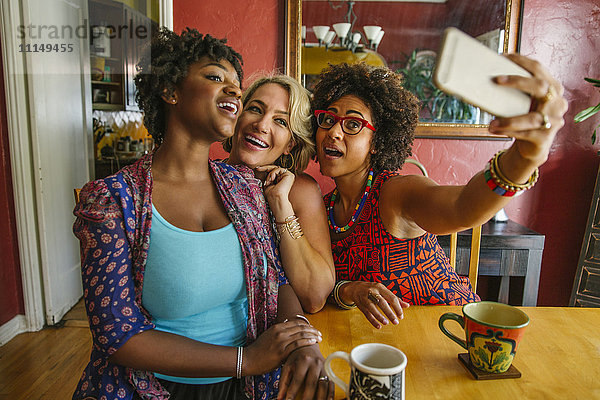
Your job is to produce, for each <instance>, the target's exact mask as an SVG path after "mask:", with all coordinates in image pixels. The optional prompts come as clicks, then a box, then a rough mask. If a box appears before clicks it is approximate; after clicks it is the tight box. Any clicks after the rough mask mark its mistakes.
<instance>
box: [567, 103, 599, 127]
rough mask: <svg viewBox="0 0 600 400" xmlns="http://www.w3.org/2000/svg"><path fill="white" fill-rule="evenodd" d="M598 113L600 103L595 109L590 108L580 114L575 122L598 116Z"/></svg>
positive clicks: (576, 116) (575, 118)
mask: <svg viewBox="0 0 600 400" xmlns="http://www.w3.org/2000/svg"><path fill="white" fill-rule="evenodd" d="M598 111H600V103H598V104H597V105H595V106H593V107H588V108H586V109H585V110H582V111H580V112H578V113H577V115H575V117H574V118H573V119H574V120H575V122H582V121H585V120H586V119H588V118H589V117H591V116H593V115H594V114H596V113H597V112H598Z"/></svg>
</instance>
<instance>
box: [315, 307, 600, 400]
mask: <svg viewBox="0 0 600 400" xmlns="http://www.w3.org/2000/svg"><path fill="white" fill-rule="evenodd" d="M519 308H521V309H522V310H523V311H525V312H526V313H527V314H528V315H529V317H530V320H531V322H530V323H529V326H528V327H527V331H526V332H525V336H524V338H523V340H522V341H521V344H520V347H519V349H518V350H517V354H516V356H515V360H514V363H513V365H514V366H515V367H517V368H518V369H519V371H521V373H522V376H521V378H518V379H498V380H488V381H478V380H475V379H474V378H472V376H471V374H470V373H469V372H467V370H466V369H465V367H464V366H463V365H462V364H461V363H460V362H459V361H458V359H457V355H458V353H464V352H466V350H463V349H462V348H461V347H460V346H458V345H457V344H456V343H454V342H453V341H451V340H450V339H448V338H447V337H446V336H445V335H444V334H443V333H442V332H441V331H440V330H439V328H438V319H439V317H440V315H442V314H443V313H445V312H455V313H458V314H460V313H461V307H454V306H412V307H410V308H408V309H407V310H405V315H404V319H403V320H401V321H400V324H399V325H397V326H393V325H391V326H385V327H383V328H382V329H380V330H377V329H375V328H373V327H372V326H371V325H370V324H369V322H368V321H367V320H366V319H365V317H364V316H363V314H362V313H361V312H360V311H359V310H357V309H354V310H350V311H344V310H340V309H337V308H336V307H334V306H331V305H327V306H326V307H325V309H324V310H323V311H321V312H319V313H317V314H314V315H309V319H310V321H311V323H312V324H313V325H314V326H315V327H316V328H317V329H319V330H320V331H321V332H322V333H323V338H324V340H323V342H321V343H320V346H321V351H322V352H323V356H325V357H327V356H328V355H329V354H331V353H333V352H334V351H337V350H342V351H346V352H350V350H352V348H354V347H355V346H357V345H359V344H362V343H369V342H379V343H386V344H389V345H392V346H395V347H397V348H399V349H400V350H402V351H403V352H404V354H406V356H407V358H408V364H407V368H406V399H407V400H414V399H444V400H448V399H486V400H487V399H511V400H517V399H585V400H587V399H600V309H593V308H579V307H572V308H567V307H564V308H563V307H519ZM451 322H452V321H449V322H447V323H446V326H447V327H449V329H450V330H451V331H453V332H454V333H455V334H457V335H460V336H459V337H464V333H462V332H461V331H460V327H459V326H458V324H455V323H451ZM452 328H456V329H452ZM567 329H568V330H569V331H567ZM459 332H460V333H459ZM332 366H333V370H334V372H335V373H336V374H337V375H338V376H340V377H341V378H342V379H344V380H346V381H347V379H348V376H349V368H347V367H346V364H345V363H344V362H343V361H339V360H336V361H334V362H333V363H332ZM335 398H336V399H342V398H344V394H343V393H342V391H341V389H340V388H339V387H336V395H335Z"/></svg>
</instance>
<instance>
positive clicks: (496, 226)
mask: <svg viewBox="0 0 600 400" xmlns="http://www.w3.org/2000/svg"><path fill="white" fill-rule="evenodd" d="M438 241H439V243H440V245H441V246H442V248H443V249H444V251H445V252H446V254H449V253H448V250H449V247H450V236H449V235H445V236H438ZM544 241H545V236H544V235H542V234H540V233H538V232H535V231H533V230H531V229H529V228H527V227H525V226H523V225H520V224H518V223H516V222H514V221H510V220H509V221H506V222H494V221H489V222H487V223H485V224H483V226H482V227H481V252H480V255H479V273H478V275H479V276H497V277H499V278H500V289H499V294H498V301H500V302H502V303H508V302H509V289H510V288H509V285H510V284H511V280H514V281H516V280H522V281H523V280H524V282H523V295H522V299H521V301H518V302H515V305H524V306H535V305H536V304H537V295H538V287H539V280H540V269H541V266H542V253H543V251H544ZM470 248H471V230H467V231H463V232H459V233H458V244H457V251H456V271H457V272H458V274H459V275H468V271H469V259H470V254H469V253H470ZM519 283H520V282H519ZM494 300H495V299H494Z"/></svg>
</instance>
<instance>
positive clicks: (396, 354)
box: [325, 343, 406, 400]
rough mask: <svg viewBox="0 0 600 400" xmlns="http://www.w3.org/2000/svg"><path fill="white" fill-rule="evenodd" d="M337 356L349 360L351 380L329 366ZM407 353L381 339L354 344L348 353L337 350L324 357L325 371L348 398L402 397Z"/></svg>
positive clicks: (391, 399) (388, 399) (398, 399)
mask: <svg viewBox="0 0 600 400" xmlns="http://www.w3.org/2000/svg"><path fill="white" fill-rule="evenodd" d="M336 358H340V359H342V360H345V361H346V362H347V363H348V364H350V371H351V372H350V383H349V384H347V383H346V382H344V381H342V380H341V379H340V378H339V377H338V376H337V375H335V374H334V373H333V371H332V370H331V361H333V360H334V359H336ZM405 368H406V356H405V355H404V353H403V352H401V351H400V350H398V349H397V348H395V347H392V346H388V345H387V344H382V343H365V344H361V345H359V346H356V347H355V348H354V349H352V351H351V352H350V354H348V353H346V352H344V351H336V352H335V353H332V354H330V355H329V357H327V359H326V360H325V371H326V372H327V375H328V376H329V377H330V378H331V380H332V381H333V382H335V383H336V384H337V385H338V386H339V387H340V388H342V389H343V390H344V393H346V396H347V397H348V399H349V400H376V399H377V400H379V399H381V400H404V370H405Z"/></svg>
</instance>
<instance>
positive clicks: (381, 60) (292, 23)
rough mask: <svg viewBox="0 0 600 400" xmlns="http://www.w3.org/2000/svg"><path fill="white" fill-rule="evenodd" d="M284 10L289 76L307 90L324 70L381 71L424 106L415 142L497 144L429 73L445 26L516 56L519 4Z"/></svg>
mask: <svg viewBox="0 0 600 400" xmlns="http://www.w3.org/2000/svg"><path fill="white" fill-rule="evenodd" d="M287 10H288V25H287V27H288V38H287V39H288V60H287V66H288V73H290V74H291V75H292V76H295V77H297V78H298V79H299V80H301V82H302V83H303V84H304V85H305V87H307V88H308V89H309V90H310V89H311V88H312V87H313V86H314V84H315V82H316V80H317V78H318V74H319V72H320V71H321V70H322V69H323V68H325V67H326V66H327V65H328V63H333V64H336V63H341V62H349V63H353V62H360V61H364V62H367V63H368V64H372V65H385V66H388V67H389V68H390V69H392V70H394V71H398V72H401V73H402V74H403V75H404V77H405V86H406V88H407V89H408V90H410V91H411V92H413V93H414V94H415V95H416V96H417V97H418V98H419V99H420V100H421V103H422V110H421V113H420V115H419V120H420V123H419V126H418V128H417V132H416V134H417V137H457V138H468V137H473V138H477V137H490V138H497V136H493V135H491V134H489V133H488V131H487V124H488V123H489V121H490V120H491V118H492V117H491V116H490V115H489V114H487V113H485V112H483V111H481V110H479V109H478V108H476V107H473V106H471V105H469V104H466V103H463V102H461V101H460V100H458V99H456V98H454V97H452V96H449V95H446V94H445V93H443V92H442V91H440V90H439V89H437V87H435V85H434V84H433V79H432V75H433V74H432V71H433V68H434V65H435V59H436V54H437V51H438V48H439V46H440V42H441V38H442V34H443V31H444V29H446V28H447V27H449V26H453V27H457V28H459V29H460V30H462V31H464V32H466V33H468V34H470V35H471V36H473V37H476V38H478V39H479V40H480V41H481V42H482V43H484V44H485V45H486V46H488V47H490V48H492V49H494V50H495V51H498V52H500V53H502V52H504V53H507V52H514V51H517V50H518V42H519V41H518V37H519V23H520V14H521V0H422V1H415V0H412V1H407V0H400V1H399V0H379V1H371V0H356V1H344V0H301V1H300V0H288V9H287ZM292 36H293V37H292ZM294 69H296V70H295V71H294Z"/></svg>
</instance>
